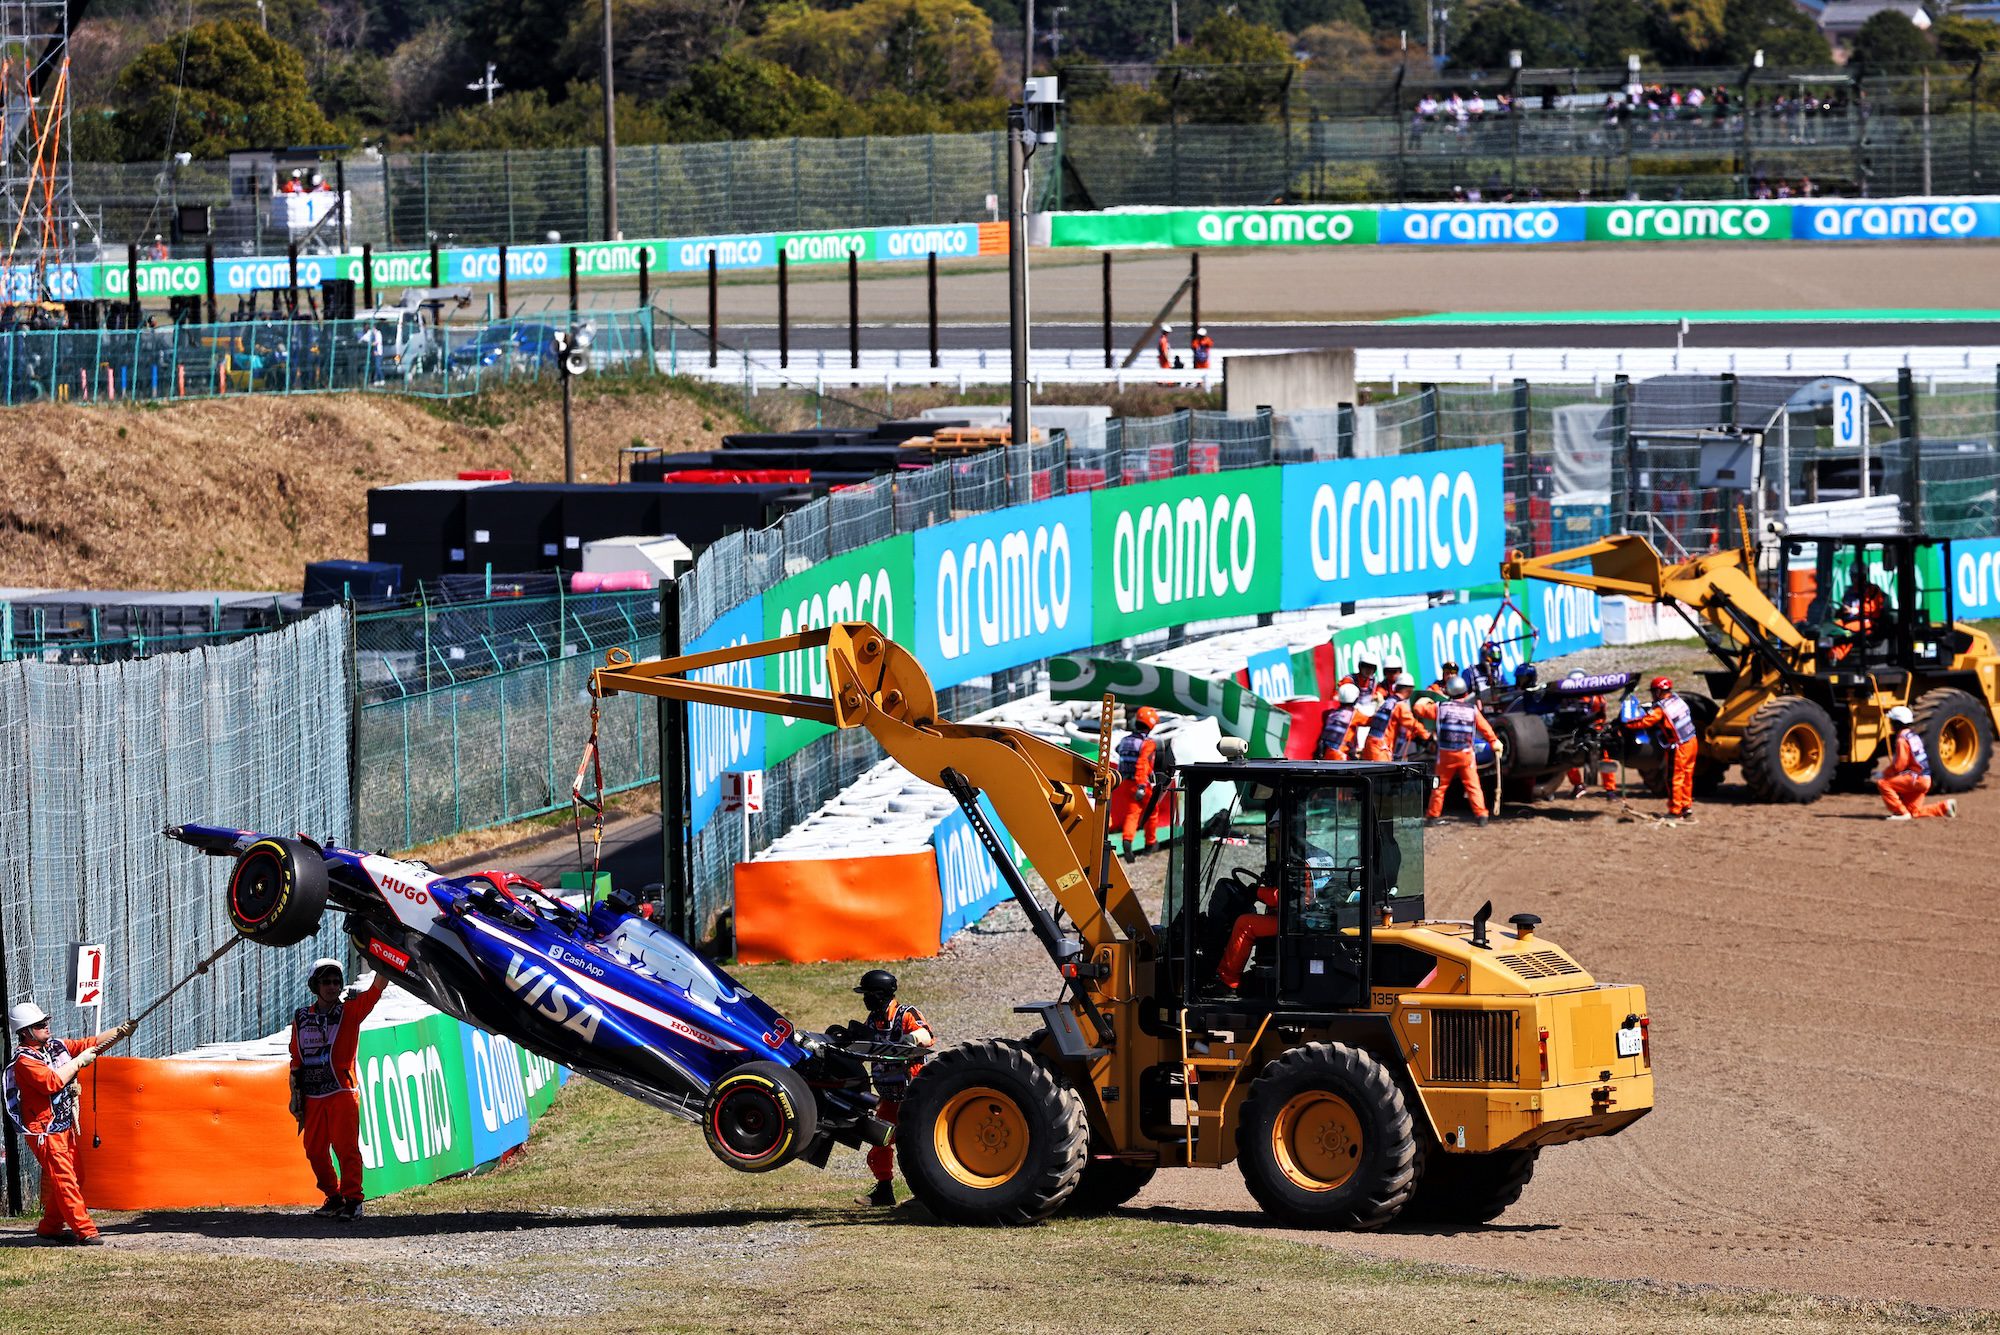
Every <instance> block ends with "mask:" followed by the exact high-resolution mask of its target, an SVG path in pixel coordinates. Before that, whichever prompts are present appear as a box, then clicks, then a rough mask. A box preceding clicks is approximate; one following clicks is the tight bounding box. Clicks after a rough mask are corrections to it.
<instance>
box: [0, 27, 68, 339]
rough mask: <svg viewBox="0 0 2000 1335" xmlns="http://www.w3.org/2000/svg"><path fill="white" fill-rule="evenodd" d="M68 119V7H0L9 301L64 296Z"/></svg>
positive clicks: (1, 196) (0, 161)
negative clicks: (62, 288)
mask: <svg viewBox="0 0 2000 1335" xmlns="http://www.w3.org/2000/svg"><path fill="white" fill-rule="evenodd" d="M69 113H70V95H69V0H0V225H4V228H5V236H6V245H7V249H6V256H5V261H4V264H5V269H4V274H5V292H4V294H3V295H4V298H5V300H7V301H10V302H21V301H47V300H56V299H60V298H61V297H62V296H64V295H67V294H66V293H65V292H64V291H62V290H61V287H62V284H61V282H60V280H59V278H58V277H57V273H59V271H60V270H61V269H62V268H63V266H66V265H68V264H70V263H72V262H73V261H74V260H75V258H76V255H75V251H76V224H77V221H78V220H79V218H80V216H81V215H80V214H79V212H78V210H77V207H76V201H75V199H74V197H73V195H72V186H71V173H70V135H69ZM52 271H55V272H52Z"/></svg>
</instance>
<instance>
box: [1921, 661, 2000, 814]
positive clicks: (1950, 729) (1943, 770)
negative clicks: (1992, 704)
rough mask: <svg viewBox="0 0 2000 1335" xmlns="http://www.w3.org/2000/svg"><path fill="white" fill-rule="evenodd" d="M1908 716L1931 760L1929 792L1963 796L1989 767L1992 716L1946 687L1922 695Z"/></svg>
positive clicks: (1974, 700) (1965, 695)
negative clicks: (1915, 722) (1913, 715)
mask: <svg viewBox="0 0 2000 1335" xmlns="http://www.w3.org/2000/svg"><path fill="white" fill-rule="evenodd" d="M1910 712H1911V713H1913V714H1915V715H1916V716H1917V735H1918V736H1919V737H1921V738H1923V739H1924V750H1925V751H1927V752H1929V753H1930V758H1931V791H1932V792H1934V793H1964V792H1970V791H1971V790H1972V789H1974V788H1977V787H1978V786H1979V781H1980V780H1981V779H1983V778H1985V777H1986V770H1987V768H1988V766H1990V765H1991V764H1992V763H1993V715H1992V713H1991V711H1989V710H1988V709H1987V708H1986V706H1985V705H1982V704H1980V703H1979V700H1978V698H1977V697H1975V696H1973V695H1971V694H1969V693H1967V692H1965V691H1959V690H1953V689H1951V688H1950V687H1943V688H1940V689H1938V690H1935V691H1925V692H1924V693H1923V695H1921V696H1919V697H1918V699H1917V703H1916V705H1915V707H1914V708H1912V709H1911V711H1910Z"/></svg>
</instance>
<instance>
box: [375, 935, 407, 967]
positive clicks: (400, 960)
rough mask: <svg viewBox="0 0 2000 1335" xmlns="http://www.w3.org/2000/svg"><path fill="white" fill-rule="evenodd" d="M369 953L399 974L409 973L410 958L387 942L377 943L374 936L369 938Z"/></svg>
mask: <svg viewBox="0 0 2000 1335" xmlns="http://www.w3.org/2000/svg"><path fill="white" fill-rule="evenodd" d="M368 953H369V954H371V955H373V956H374V957H375V958H376V959H378V960H381V961H382V962H383V963H384V964H386V965H388V966H389V967H390V968H392V969H394V970H395V971H396V972H398V973H407V972H409V968H410V957H409V956H408V955H405V954H404V953H403V952H402V951H400V950H398V949H396V948H395V947H394V946H392V945H389V944H387V943H386V942H382V941H377V940H376V939H375V938H374V937H372V936H371V937H369V938H368Z"/></svg>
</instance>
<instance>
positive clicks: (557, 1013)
mask: <svg viewBox="0 0 2000 1335" xmlns="http://www.w3.org/2000/svg"><path fill="white" fill-rule="evenodd" d="M506 982H507V989H508V990H509V991H510V992H513V993H514V994H515V995H517V996H519V997H520V998H521V1000H522V1001H524V1002H526V1003H527V1004H528V1005H530V1006H533V1007H534V1008H535V1009H536V1010H537V1011H539V1012H540V1013H541V1014H543V1015H546V1016H547V1017H548V1018H549V1019H551V1020H554V1021H555V1022H556V1023H557V1024H559V1025H561V1026H562V1027H563V1028H565V1029H568V1030H572V1031H573V1032H575V1033H577V1034H580V1035H582V1036H583V1040H584V1042H586V1043H592V1042H595V1041H596V1040H597V1026H598V1025H599V1024H600V1023H602V1022H603V1020H604V1012H603V1011H600V1010H599V1009H597V1007H595V1006H592V1005H590V1004H588V1003H587V1002H585V1001H584V999H583V998H582V997H580V996H578V995H577V994H576V993H575V992H573V991H571V990H570V989H569V988H567V987H564V986H563V985H562V984H561V983H558V982H557V981H556V978H555V975H554V974H552V973H550V972H548V970H546V969H544V968H542V967H541V966H540V965H538V964H530V963H528V962H527V961H526V960H524V959H522V958H521V957H520V956H519V955H516V954H514V953H513V952H512V951H509V952H508V956H507V979H506Z"/></svg>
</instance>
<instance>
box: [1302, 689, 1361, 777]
mask: <svg viewBox="0 0 2000 1335" xmlns="http://www.w3.org/2000/svg"><path fill="white" fill-rule="evenodd" d="M1360 699H1361V688H1360V687H1359V686H1356V685H1355V684H1354V683H1353V682H1351V681H1350V682H1343V683H1342V684H1341V687H1340V693H1339V696H1338V697H1337V698H1336V700H1335V702H1334V706H1333V708H1331V709H1329V710H1327V711H1326V718H1325V720H1324V721H1323V722H1322V723H1321V724H1320V729H1319V745H1318V746H1316V747H1314V748H1313V759H1314V760H1345V759H1347V730H1348V728H1349V726H1350V725H1352V724H1353V722H1354V706H1355V704H1356V703H1357V702H1358V701H1359V700H1360Z"/></svg>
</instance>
